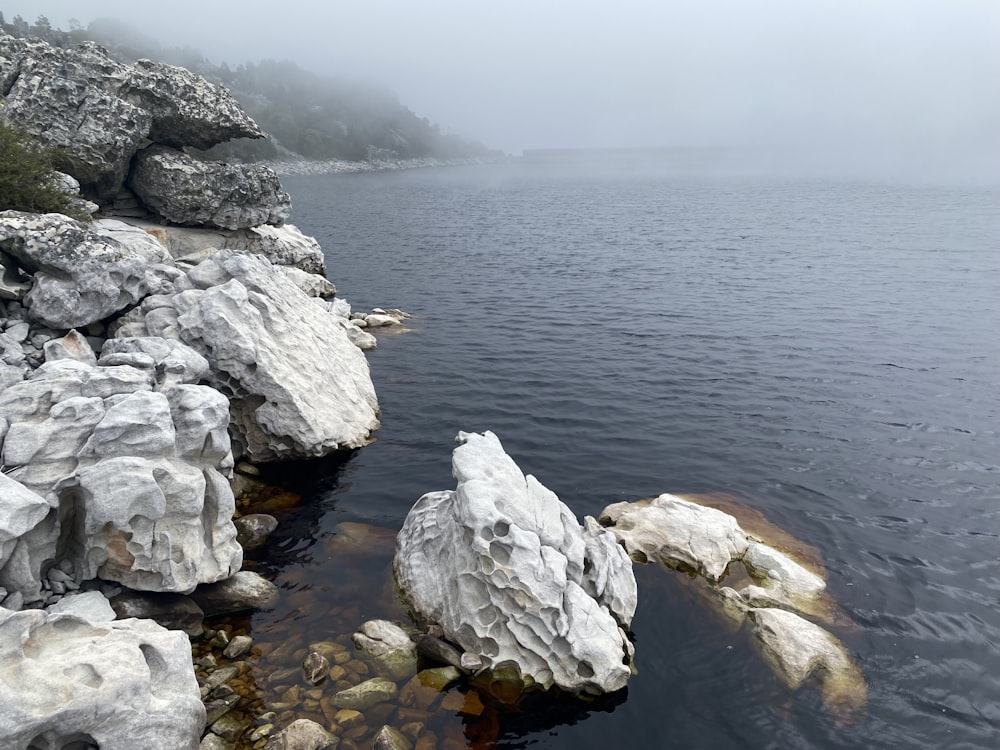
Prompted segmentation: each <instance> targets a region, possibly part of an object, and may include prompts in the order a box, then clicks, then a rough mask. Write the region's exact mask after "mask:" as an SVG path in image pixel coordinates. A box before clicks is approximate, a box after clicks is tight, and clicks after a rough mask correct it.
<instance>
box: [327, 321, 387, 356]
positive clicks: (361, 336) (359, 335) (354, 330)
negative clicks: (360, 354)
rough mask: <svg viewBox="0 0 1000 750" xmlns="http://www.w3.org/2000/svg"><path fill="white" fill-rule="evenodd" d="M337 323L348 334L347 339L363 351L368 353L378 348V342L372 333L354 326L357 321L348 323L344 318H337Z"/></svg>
mask: <svg viewBox="0 0 1000 750" xmlns="http://www.w3.org/2000/svg"><path fill="white" fill-rule="evenodd" d="M336 320H337V323H338V324H339V325H340V327H341V328H343V329H344V331H345V332H346V333H347V338H348V339H349V340H350V342H351V343H352V344H354V345H355V346H356V347H358V349H360V350H361V351H364V352H367V351H371V350H372V349H375V348H376V347H377V346H378V340H377V339H376V338H375V337H374V336H372V335H371V334H370V333H367V332H365V331H362V330H361V329H360V328H359V327H358V326H356V325H352V324H353V323H354V322H355V321H351V322H348V321H346V320H344V319H343V318H337V319H336Z"/></svg>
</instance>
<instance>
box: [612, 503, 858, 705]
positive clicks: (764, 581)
mask: <svg viewBox="0 0 1000 750" xmlns="http://www.w3.org/2000/svg"><path fill="white" fill-rule="evenodd" d="M600 520H601V523H602V524H603V525H605V526H607V527H609V529H610V531H611V532H613V533H614V535H615V537H616V538H617V539H618V541H619V542H620V543H621V544H622V545H623V546H624V547H625V549H627V550H628V552H629V554H630V555H631V556H632V559H633V560H636V561H640V562H650V561H658V562H660V563H662V564H664V565H665V566H666V567H669V568H674V569H679V570H683V571H686V572H691V573H695V574H697V575H700V576H702V577H704V578H705V580H706V581H707V582H708V583H709V586H708V587H707V589H706V591H707V593H708V595H709V596H711V597H713V598H714V599H715V600H716V601H718V602H720V603H721V605H722V608H723V611H724V612H726V613H727V614H729V615H731V616H732V617H734V618H736V619H738V620H741V621H743V620H744V619H745V620H748V621H749V622H750V623H751V625H752V627H753V633H754V636H755V637H756V639H757V642H758V644H759V645H760V647H761V651H762V653H763V655H764V657H765V659H766V661H767V663H768V664H769V665H770V666H771V667H772V668H773V669H774V670H775V672H776V673H777V674H778V675H779V676H780V677H781V678H782V679H783V680H784V681H785V682H786V684H788V685H789V686H790V687H792V688H798V687H800V686H801V685H803V684H804V683H805V682H806V680H807V678H809V677H811V676H814V675H815V676H818V677H819V678H820V680H821V682H822V695H823V700H824V703H825V704H826V705H827V707H828V708H830V709H831V710H832V711H833V712H834V713H835V715H836V716H837V717H838V718H839V719H843V720H849V719H852V718H854V717H856V716H857V715H858V714H859V713H860V711H861V709H863V707H864V705H865V703H866V700H867V688H866V685H865V681H864V677H863V675H862V674H861V671H860V670H859V669H858V667H857V665H856V664H854V662H853V661H852V660H851V658H850V656H849V654H848V652H847V649H846V648H844V646H843V644H841V643H840V641H838V640H837V639H836V638H835V637H834V636H833V635H832V634H831V633H829V632H828V631H826V630H825V629H824V628H822V627H821V626H819V625H817V624H816V623H814V622H811V621H810V620H808V619H806V617H804V616H803V615H810V616H816V617H818V618H820V619H822V618H824V617H826V616H828V615H829V614H830V613H831V612H832V611H833V609H834V608H833V607H832V603H831V602H829V601H828V600H827V599H826V597H825V590H826V582H825V581H824V580H823V578H822V577H821V576H820V575H818V574H817V573H815V572H813V571H812V570H809V569H808V568H807V567H806V566H805V565H803V564H802V563H800V562H799V561H797V560H796V559H794V557H793V556H791V555H789V554H786V553H785V552H782V551H781V550H778V549H776V548H775V547H772V546H771V545H769V544H766V543H765V542H764V541H763V540H761V539H756V538H754V537H753V536H752V535H750V534H748V533H747V532H745V531H744V530H743V528H741V526H740V524H739V523H738V522H737V520H736V518H735V517H734V516H731V515H730V514H728V513H725V512H723V511H721V510H718V509H716V508H711V507H708V506H705V505H701V504H699V503H696V502H692V501H690V500H688V499H685V498H682V497H677V496H675V495H669V494H663V495H660V496H659V497H656V498H653V499H650V500H640V501H638V502H634V503H615V504H613V505H609V506H608V507H607V508H605V509H604V511H603V512H602V513H601V519H600ZM731 565H737V566H740V567H741V568H742V572H743V573H745V574H746V576H748V577H749V579H750V582H749V583H744V584H741V585H740V588H738V589H737V588H733V587H730V586H722V585H720V582H721V581H722V580H723V578H724V577H725V576H726V575H728V574H729V573H730V572H732V571H731V569H730V566H731ZM737 578H738V576H737Z"/></svg>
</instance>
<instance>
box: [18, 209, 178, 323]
mask: <svg viewBox="0 0 1000 750" xmlns="http://www.w3.org/2000/svg"><path fill="white" fill-rule="evenodd" d="M0 250H2V251H3V252H4V253H6V254H8V255H9V256H11V257H13V258H15V259H16V260H17V262H18V264H19V265H20V266H21V268H23V269H24V270H26V271H28V272H30V273H33V274H34V283H33V285H32V288H31V290H30V291H29V292H28V293H27V295H26V296H25V298H24V304H25V306H26V307H27V309H28V312H29V315H30V316H31V317H32V318H34V319H35V320H38V321H40V322H41V323H43V324H45V325H47V326H50V327H52V328H61V329H67V328H74V327H78V326H85V325H88V324H90V323H94V322H95V321H98V320H101V319H103V318H106V317H108V316H109V315H111V314H113V313H116V312H118V311H119V310H122V309H124V308H126V307H128V306H129V305H134V304H135V303H136V302H138V301H139V300H140V299H142V298H143V297H144V296H145V295H146V294H148V293H149V290H150V284H149V273H150V271H151V267H155V266H156V264H159V263H162V262H164V261H166V260H168V259H169V255H168V253H167V252H166V249H165V248H164V247H163V246H162V245H160V244H159V243H158V242H157V241H156V240H155V239H153V238H152V237H151V236H150V235H148V234H146V233H145V232H142V231H141V230H138V229H134V228H128V227H126V225H124V224H122V223H121V222H106V223H98V224H96V225H95V226H94V227H87V226H85V225H84V224H81V223H80V222H78V221H76V220H74V219H70V218H69V217H67V216H63V215H62V214H29V213H21V212H19V211H3V212H0Z"/></svg>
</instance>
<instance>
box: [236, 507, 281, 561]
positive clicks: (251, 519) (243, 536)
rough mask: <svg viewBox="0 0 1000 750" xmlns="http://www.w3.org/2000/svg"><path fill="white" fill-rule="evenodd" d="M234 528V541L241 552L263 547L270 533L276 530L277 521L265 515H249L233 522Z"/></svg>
mask: <svg viewBox="0 0 1000 750" xmlns="http://www.w3.org/2000/svg"><path fill="white" fill-rule="evenodd" d="M233 524H235V526H236V541H238V542H239V543H240V545H241V546H242V547H243V551H244V552H246V551H247V550H254V549H259V548H260V547H263V546H264V545H265V544H266V543H267V538H268V536H270V534H271V532H272V531H274V530H275V529H276V528H278V519H277V518H275V517H274V516H269V515H267V514H266V513H251V514H249V515H246V516H241V517H240V518H237V519H235V520H234V521H233Z"/></svg>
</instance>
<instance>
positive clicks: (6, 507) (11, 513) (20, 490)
mask: <svg viewBox="0 0 1000 750" xmlns="http://www.w3.org/2000/svg"><path fill="white" fill-rule="evenodd" d="M50 510H51V509H50V507H49V503H48V501H46V499H45V498H44V497H42V496H41V495H38V494H37V493H35V492H32V491H31V490H29V489H28V488H27V487H25V486H24V485H23V484H21V483H20V482H18V481H17V480H15V479H12V478H11V477H9V476H7V474H5V473H4V472H0V582H2V583H3V584H4V585H7V584H13V585H9V586H8V588H11V589H13V588H17V586H16V581H10V580H9V579H8V578H7V576H4V575H3V574H2V571H3V569H4V566H6V564H7V562H8V560H10V559H11V558H12V557H14V555H15V551H16V550H17V548H18V546H19V540H20V538H21V537H22V536H23V535H25V534H27V533H28V532H29V531H31V530H32V529H34V528H35V527H36V526H38V524H39V523H41V522H42V521H43V520H44V519H45V518H46V516H48V515H49V511H50ZM20 546H21V550H20V554H18V557H22V556H24V555H26V554H28V551H27V550H26V549H25V545H23V544H21V545H20ZM39 573H40V571H39ZM28 579H29V581H30V585H29V586H27V589H28V591H29V593H34V592H37V591H38V587H39V586H41V575H40V574H39V575H37V576H36V575H33V574H29V576H28Z"/></svg>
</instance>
